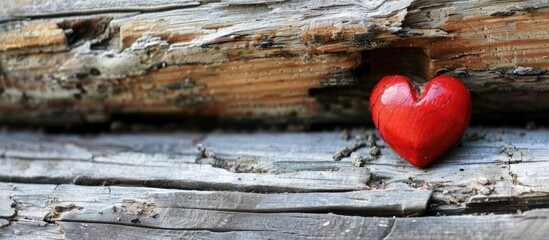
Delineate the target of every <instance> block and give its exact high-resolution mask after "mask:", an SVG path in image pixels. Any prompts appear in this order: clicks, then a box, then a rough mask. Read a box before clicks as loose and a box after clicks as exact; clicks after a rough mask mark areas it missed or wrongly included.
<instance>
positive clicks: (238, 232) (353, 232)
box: [59, 210, 549, 239]
mask: <svg viewBox="0 0 549 240" xmlns="http://www.w3.org/2000/svg"><path fill="white" fill-rule="evenodd" d="M189 217H192V218H193V219H192V220H198V221H199V224H200V225H198V226H203V225H204V226H206V227H203V228H202V227H195V226H197V225H194V224H192V223H186V221H185V220H181V221H177V222H180V223H182V225H177V226H175V225H176V224H174V227H175V228H167V229H160V228H156V227H155V228H152V229H151V228H149V227H150V226H147V225H146V224H145V226H146V227H143V226H141V225H140V224H135V225H137V226H139V227H130V226H121V225H118V224H114V223H110V224H104V223H98V222H87V223H81V222H64V221H61V222H60V223H59V225H60V228H61V229H62V230H63V231H64V232H65V235H66V236H67V237H68V238H71V239H72V238H74V239H91V238H93V239H110V238H112V237H115V238H116V237H120V238H125V236H130V237H131V236H139V237H145V238H146V237H154V238H157V237H159V238H174V237H196V238H201V239H241V238H246V239H271V238H273V237H274V238H284V239H303V238H308V239H309V238H313V239H320V238H322V239H325V238H338V239H350V238H360V239H364V238H367V239H544V238H545V237H546V236H547V235H548V234H549V221H548V219H547V218H548V217H549V212H548V210H532V211H529V212H526V213H524V214H516V215H484V216H450V217H424V218H396V219H394V218H375V217H374V218H371V217H370V218H366V217H352V216H339V215H333V214H324V215H320V214H292V213H283V214H276V215H255V217H256V218H255V219H253V220H255V222H254V223H253V224H252V225H247V224H249V223H250V222H251V221H253V220H250V219H246V218H231V217H227V216H225V217H227V218H224V219H223V218H221V219H220V218H217V217H213V218H210V217H212V216H209V215H208V214H206V216H204V215H193V216H189ZM174 219H175V218H174ZM178 220H179V219H178ZM135 225H134V226H135Z"/></svg>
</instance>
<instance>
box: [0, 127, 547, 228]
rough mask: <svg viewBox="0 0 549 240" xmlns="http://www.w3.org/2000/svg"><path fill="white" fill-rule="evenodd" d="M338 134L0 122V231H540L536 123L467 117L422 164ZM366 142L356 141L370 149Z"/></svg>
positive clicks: (543, 186)
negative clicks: (521, 125)
mask: <svg viewBox="0 0 549 240" xmlns="http://www.w3.org/2000/svg"><path fill="white" fill-rule="evenodd" d="M346 135H349V137H348V138H347V137H342V133H341V132H309V133H269V132H263V133H250V134H246V133H228V132H214V133H169V134H168V133H165V134H160V133H156V134H143V133H141V134H137V133H136V134H105V135H90V136H78V135H66V134H65V135H48V134H40V133H32V132H15V133H2V134H0V156H1V158H0V161H2V162H3V163H2V164H1V165H0V181H2V182H1V183H0V224H1V225H2V226H3V227H2V228H0V231H1V235H0V236H1V237H4V238H7V239H13V238H20V239H28V238H44V239H102V238H103V239H112V238H119V239H126V238H139V237H151V238H152V237H155V238H177V237H196V238H205V239H226V238H229V239H237V238H248V239H251V238H254V239H255V238H269V237H270V238H279V239H282V238H283V239H293V238H305V237H310V238H326V237H328V238H350V237H358V238H364V237H369V238H373V239H382V238H385V239H429V238H431V239H441V238H445V239H446V238H449V239H463V238H476V239H494V238H496V239H519V238H521V239H540V238H542V236H546V235H547V234H548V233H549V227H548V225H547V224H548V222H549V221H547V218H548V217H549V212H548V211H547V207H549V171H548V169H549V130H547V129H537V130H527V129H511V128H472V129H470V130H468V132H467V133H466V135H465V136H464V138H463V139H462V140H461V142H460V143H459V144H458V145H457V146H455V147H454V148H453V149H452V150H450V151H449V152H448V153H446V154H445V155H444V156H443V157H442V158H441V159H440V160H439V161H437V162H436V163H435V164H433V165H432V166H430V167H428V168H426V169H417V168H414V167H412V166H411V165H409V164H407V163H406V162H405V161H404V160H402V159H401V158H399V157H398V156H397V155H395V153H394V152H393V151H392V150H391V149H390V148H388V147H387V146H386V145H385V143H384V142H383V141H382V140H381V139H379V138H377V140H376V141H375V142H376V145H377V146H378V147H379V148H380V154H379V155H377V156H373V157H372V158H371V159H369V160H367V161H366V162H365V166H364V167H354V166H353V163H352V161H351V158H350V157H346V158H343V159H342V160H341V161H334V160H333V155H334V153H335V152H337V151H340V150H341V149H342V148H344V147H346V146H352V145H355V144H356V143H355V141H357V140H355V137H356V136H359V137H361V139H362V138H363V139H368V136H370V135H372V136H374V138H370V139H376V137H377V136H376V135H375V134H374V131H373V130H371V129H354V130H351V131H348V134H346ZM370 144H371V142H370V140H368V143H367V144H366V146H364V147H362V148H360V149H358V150H357V152H358V153H360V155H361V156H369V155H370V153H369V152H370ZM197 145H199V146H200V149H205V151H200V150H199V149H198V148H197ZM540 208H541V209H540ZM521 212H523V213H521ZM492 213H497V214H496V215H493V214H492ZM470 214H473V215H470ZM485 214H488V215H485ZM452 215H456V216H452ZM393 216H396V218H394V217H393ZM391 217H393V218H391Z"/></svg>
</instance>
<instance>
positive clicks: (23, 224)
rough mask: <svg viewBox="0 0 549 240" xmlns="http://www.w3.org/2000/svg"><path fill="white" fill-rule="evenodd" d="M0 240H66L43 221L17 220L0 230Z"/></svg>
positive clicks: (52, 226) (55, 228) (53, 226)
mask: <svg viewBox="0 0 549 240" xmlns="http://www.w3.org/2000/svg"><path fill="white" fill-rule="evenodd" d="M0 239H14V240H27V239H37V240H38V239H40V240H66V239H67V238H66V236H65V235H64V234H63V233H62V232H60V231H59V230H58V229H57V227H56V226H55V224H52V223H46V222H44V221H35V220H27V219H18V220H17V221H11V222H10V223H9V225H7V226H2V227H1V228H0ZM71 239H72V238H71Z"/></svg>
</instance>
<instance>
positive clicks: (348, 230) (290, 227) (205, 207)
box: [0, 184, 549, 239]
mask: <svg viewBox="0 0 549 240" xmlns="http://www.w3.org/2000/svg"><path fill="white" fill-rule="evenodd" d="M0 189H1V190H0V196H1V197H2V198H7V197H10V198H11V199H13V201H15V202H16V203H17V204H16V206H15V207H14V208H16V209H17V213H18V214H17V215H16V216H14V217H12V218H10V224H9V225H6V226H4V227H2V228H1V236H2V237H3V238H21V239H24V238H29V237H38V236H40V237H38V239H41V238H44V239H52V238H53V239H58V238H62V239H88V238H90V239H127V238H136V237H138V236H139V237H154V238H174V237H187V238H188V237H197V238H205V239H221V238H223V239H227V238H231V239H232V238H258V239H265V238H273V237H274V238H285V239H295V238H326V237H329V238H364V237H367V238H370V239H382V238H385V239H402V238H406V239H410V238H415V239H426V238H427V239H441V238H444V239H463V238H476V239H493V238H496V239H503V238H504V239H518V238H521V239H523V238H524V235H523V234H525V233H528V238H529V239H540V237H543V236H545V235H546V234H547V231H548V228H547V224H548V221H547V217H548V216H549V213H548V211H547V210H546V209H540V210H531V211H527V212H525V213H522V214H514V215H509V214H508V215H479V216H447V217H419V218H384V217H361V216H346V215H337V214H333V213H307V212H309V211H313V212H314V211H315V209H316V210H322V211H321V212H324V211H326V210H328V211H329V210H338V207H337V206H340V207H342V206H343V207H344V206H346V205H347V203H346V202H348V201H354V205H353V208H354V209H353V211H350V212H348V213H352V214H353V215H362V214H366V215H368V214H369V213H371V212H370V210H371V209H369V207H371V206H374V205H375V202H372V203H374V205H369V203H368V201H366V202H357V201H359V199H363V198H364V197H365V198H368V199H372V200H373V199H375V197H376V195H377V194H380V195H378V196H385V197H390V198H391V200H390V201H401V202H400V203H399V204H404V205H407V206H411V205H410V204H411V202H409V200H412V199H417V203H418V204H423V205H424V204H425V203H426V200H427V199H428V196H429V194H428V192H429V191H425V190H414V191H408V193H410V194H412V193H413V194H412V195H409V196H414V198H409V197H404V196H403V197H402V198H400V199H399V198H394V197H391V194H393V193H394V194H396V193H401V194H402V193H404V194H405V192H406V191H401V192H399V191H386V190H378V191H369V192H368V191H365V192H354V193H295V194H282V195H280V194H256V193H244V194H241V195H238V194H237V193H234V192H208V191H181V190H170V189H154V188H139V187H138V188H134V187H113V186H111V187H109V186H105V187H86V186H74V185H39V184H12V185H8V184H1V185H0ZM385 194H387V195H385ZM420 195H422V196H423V197H421V198H415V197H417V196H420ZM236 196H238V197H236ZM285 197H287V198H286V199H287V200H286V201H281V199H282V198H285ZM421 199H422V200H421ZM316 200H319V201H320V202H317V201H316ZM363 200H364V199H363ZM294 201H296V202H294ZM374 201H383V199H382V198H377V200H374ZM413 201H414V200H413ZM297 202H300V203H299V204H300V207H304V208H300V207H298V206H295V205H294V203H297ZM322 203H324V204H327V205H325V206H322V207H321V206H320V205H323V204H322ZM330 205H331V206H330ZM361 206H362V207H364V208H362V207H361ZM390 206H391V204H389V203H388V204H386V205H384V207H385V209H386V210H389V212H391V211H394V210H391V209H390V208H387V207H390ZM424 207H425V206H424ZM265 209H268V211H267V212H265V211H264V210H265ZM346 210H351V209H348V208H346ZM376 210H382V209H377V207H376ZM412 211H414V210H412ZM389 212H387V213H389ZM426 226H429V227H427V228H426Z"/></svg>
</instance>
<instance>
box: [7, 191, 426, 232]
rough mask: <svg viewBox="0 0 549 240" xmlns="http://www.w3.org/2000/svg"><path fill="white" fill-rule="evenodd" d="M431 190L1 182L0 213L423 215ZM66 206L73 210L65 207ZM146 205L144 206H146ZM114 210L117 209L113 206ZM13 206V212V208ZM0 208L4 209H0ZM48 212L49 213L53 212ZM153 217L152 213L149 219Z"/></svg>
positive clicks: (84, 215) (26, 215)
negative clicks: (265, 189)
mask: <svg viewBox="0 0 549 240" xmlns="http://www.w3.org/2000/svg"><path fill="white" fill-rule="evenodd" d="M430 196H431V191H428V190H416V189H411V190H410V189H397V190H377V191H356V192H334V193H327V192H324V193H280V194H259V193H243V192H226V191H185V190H174V189H158V188H141V187H114V186H111V187H91V186H75V185H40V184H5V183H0V204H1V205H0V209H2V215H0V218H9V217H15V215H17V216H16V217H17V218H25V219H33V220H42V219H45V218H51V219H54V220H55V219H57V218H59V219H65V218H64V217H63V215H62V214H64V213H65V212H67V211H71V210H74V209H76V210H74V213H75V215H74V216H73V218H75V219H76V218H89V219H96V218H100V217H105V216H110V218H107V219H109V220H110V221H114V220H113V219H116V218H117V217H121V218H122V219H123V220H122V221H123V222H124V221H125V223H127V224H131V222H130V220H131V219H132V218H135V217H136V215H137V216H139V215H144V216H146V217H151V216H162V215H164V216H165V215H167V214H168V213H169V212H172V211H177V210H176V209H186V210H190V209H196V210H215V211H232V212H248V213H276V212H313V213H314V212H320V213H322V212H323V213H326V212H339V213H352V214H357V215H364V216H366V215H369V216H381V215H385V216H387V215H388V216H395V215H396V216H406V215H419V214H423V212H425V210H426V209H427V204H428V202H429V199H430ZM67 206H73V209H70V210H67V208H68V207H67ZM146 206H147V207H146ZM116 209H118V210H116ZM15 210H17V214H16V213H15ZM4 212H6V213H5V214H4ZM109 213H112V214H109ZM52 214H53V215H52ZM155 219H156V220H158V219H157V218H156V217H155V218H153V219H152V220H151V221H154V220H155Z"/></svg>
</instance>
